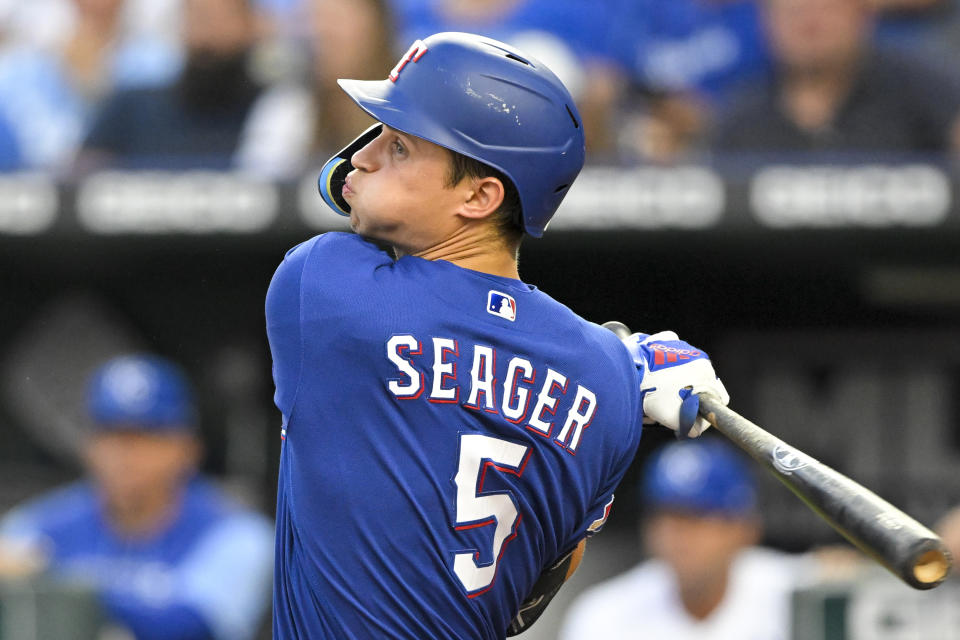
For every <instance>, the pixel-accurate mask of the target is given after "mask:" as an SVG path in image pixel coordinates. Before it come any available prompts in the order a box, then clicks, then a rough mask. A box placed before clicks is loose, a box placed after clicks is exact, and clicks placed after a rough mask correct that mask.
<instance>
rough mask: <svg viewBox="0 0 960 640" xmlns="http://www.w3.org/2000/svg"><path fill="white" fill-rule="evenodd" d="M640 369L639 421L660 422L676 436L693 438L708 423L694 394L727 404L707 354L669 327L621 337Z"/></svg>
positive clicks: (698, 399) (726, 398)
mask: <svg viewBox="0 0 960 640" xmlns="http://www.w3.org/2000/svg"><path fill="white" fill-rule="evenodd" d="M623 343H624V344H625V345H626V346H627V349H628V350H629V351H630V355H631V356H633V362H634V364H635V365H637V371H638V372H639V373H640V397H641V398H642V400H641V401H642V402H643V415H644V418H643V421H644V423H646V424H652V423H657V424H662V425H663V426H665V427H669V428H670V429H673V430H674V431H676V432H677V435H678V437H680V438H696V437H697V436H699V435H700V434H701V433H703V432H704V431H705V430H706V429H707V427H709V426H710V423H709V422H707V421H706V420H705V419H704V418H701V417H700V416H699V415H698V413H697V411H698V410H699V409H700V397H699V395H698V394H700V393H706V394H709V395H711V396H713V397H715V398H717V399H718V400H720V402H722V403H723V404H727V403H729V402H730V394H728V393H727V390H726V389H725V388H724V386H723V383H722V382H720V378H718V377H717V374H716V372H714V370H713V365H712V364H711V363H710V359H709V357H708V356H707V354H706V353H705V352H704V351H702V350H700V349H697V348H696V347H694V346H692V345H690V344H688V343H686V342H684V341H682V340H680V338H678V337H677V334H675V333H674V332H673V331H661V332H660V333H655V334H653V335H647V334H646V333H634V334H633V335H631V336H628V337H626V338H624V339H623Z"/></svg>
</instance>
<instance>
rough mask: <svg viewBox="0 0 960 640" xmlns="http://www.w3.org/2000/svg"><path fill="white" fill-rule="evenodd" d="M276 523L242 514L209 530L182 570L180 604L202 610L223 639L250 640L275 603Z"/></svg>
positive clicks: (200, 612)
mask: <svg viewBox="0 0 960 640" xmlns="http://www.w3.org/2000/svg"><path fill="white" fill-rule="evenodd" d="M273 538H274V529H273V526H272V524H271V523H270V522H269V521H268V520H267V519H266V518H264V517H262V516H260V515H258V514H254V513H238V514H236V515H234V516H232V517H230V518H228V519H227V520H225V521H224V522H223V523H221V524H219V525H217V526H216V527H215V528H214V529H213V530H211V531H210V532H208V533H207V534H206V535H205V536H204V537H203V539H202V540H200V542H199V543H198V544H197V545H196V548H195V549H194V550H193V551H192V552H191V553H190V555H189V556H188V557H187V558H186V560H185V561H184V562H183V564H182V565H181V566H180V568H179V570H178V578H179V579H178V583H179V585H180V587H181V589H180V596H181V600H180V604H181V605H182V606H185V607H188V608H190V609H192V610H194V611H197V612H199V614H200V616H201V618H202V619H203V620H204V622H205V623H206V625H207V626H208V627H209V628H210V630H211V631H212V632H213V637H214V638H216V639H217V640H248V639H250V638H253V637H254V635H255V634H256V632H257V630H258V627H259V623H260V620H261V619H262V616H263V614H264V612H265V610H266V607H267V605H268V604H269V602H270V589H271V584H272V578H273Z"/></svg>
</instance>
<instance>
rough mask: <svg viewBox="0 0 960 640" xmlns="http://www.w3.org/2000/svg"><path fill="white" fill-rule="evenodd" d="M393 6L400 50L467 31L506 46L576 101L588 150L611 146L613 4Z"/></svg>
mask: <svg viewBox="0 0 960 640" xmlns="http://www.w3.org/2000/svg"><path fill="white" fill-rule="evenodd" d="M617 1H619V0H617ZM391 4H392V6H393V10H394V12H395V15H396V19H397V25H398V27H397V32H398V33H399V34H400V45H401V46H402V47H403V49H404V50H406V47H408V46H409V45H410V44H411V43H412V42H413V41H414V40H416V39H417V38H425V37H426V36H428V35H431V34H433V33H438V32H441V31H467V32H470V33H478V34H480V35H484V36H488V37H491V38H494V39H497V40H501V41H503V42H507V43H509V44H512V45H514V46H515V47H518V48H519V49H521V50H523V51H525V52H527V53H529V54H530V55H532V56H533V57H535V58H537V59H539V60H540V61H542V62H543V63H544V64H546V65H547V66H548V67H549V68H550V70H551V71H553V72H554V73H555V74H556V75H557V76H558V77H559V78H560V79H561V80H562V81H563V83H564V84H565V85H566V86H567V88H568V89H569V90H570V93H571V94H572V95H573V98H574V100H576V102H577V108H578V110H579V111H580V115H581V117H582V118H583V120H584V133H585V135H586V137H587V150H588V151H589V152H601V151H604V150H605V149H606V147H608V146H609V145H610V141H611V139H612V135H611V133H610V132H609V130H608V129H607V118H608V115H609V109H610V102H611V100H612V98H613V95H614V94H615V86H614V82H615V78H614V77H613V74H612V71H611V68H610V64H609V61H608V58H609V56H607V55H606V53H605V49H606V37H607V31H608V29H609V25H610V24H611V23H612V22H614V21H615V20H619V17H618V16H616V15H615V14H614V13H612V9H613V4H614V0H599V1H597V2H590V3H584V2H582V0H391ZM400 53H402V51H401V52H400Z"/></svg>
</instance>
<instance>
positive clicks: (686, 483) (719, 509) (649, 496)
mask: <svg viewBox="0 0 960 640" xmlns="http://www.w3.org/2000/svg"><path fill="white" fill-rule="evenodd" d="M642 495H643V499H644V502H645V504H646V505H648V506H650V507H653V508H656V509H673V510H680V511H687V512H691V513H703V514H716V515H723V516H732V517H738V516H747V515H750V514H752V513H754V512H755V509H756V503H757V492H756V487H755V485H754V480H753V476H752V475H751V473H750V470H749V469H748V467H747V465H746V462H745V460H744V459H743V458H742V456H740V455H739V454H738V453H736V452H735V451H733V449H731V447H730V446H729V445H727V444H725V443H724V442H722V441H720V440H717V439H715V438H711V439H706V440H684V441H680V442H674V443H671V444H669V445H667V446H666V447H664V448H663V449H662V450H661V451H659V452H657V454H656V455H655V456H654V458H653V459H652V461H651V462H650V464H649V465H648V466H647V469H646V472H645V474H644V478H643V494H642Z"/></svg>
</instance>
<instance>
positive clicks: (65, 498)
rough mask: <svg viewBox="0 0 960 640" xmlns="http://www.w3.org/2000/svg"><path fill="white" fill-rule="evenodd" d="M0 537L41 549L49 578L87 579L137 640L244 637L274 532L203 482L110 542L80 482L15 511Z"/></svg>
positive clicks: (261, 599)
mask: <svg viewBox="0 0 960 640" xmlns="http://www.w3.org/2000/svg"><path fill="white" fill-rule="evenodd" d="M0 537H2V538H4V539H9V540H13V541H20V542H23V543H27V544H35V545H38V546H40V547H41V548H42V549H43V550H44V551H45V552H46V553H48V554H49V562H50V568H51V570H52V571H53V573H54V574H56V575H59V576H62V577H65V578H69V579H73V580H80V581H83V582H86V583H89V584H90V586H91V587H92V588H94V589H95V590H96V591H97V592H98V593H99V595H100V598H101V601H102V603H103V606H104V610H105V612H106V613H107V614H108V615H109V616H110V617H111V618H112V619H113V620H114V621H115V622H118V623H120V624H121V625H123V626H125V627H126V628H128V629H129V630H130V631H131V632H132V633H133V635H134V636H135V637H136V638H137V640H208V639H214V638H215V639H217V640H242V639H244V638H252V637H253V636H254V634H255V633H256V631H257V624H258V623H259V621H260V619H261V617H262V614H263V613H264V611H265V609H266V604H267V603H268V602H269V597H268V596H269V592H270V575H271V568H272V567H271V552H272V548H273V527H272V525H271V523H270V521H269V519H268V518H266V517H264V516H262V515H259V514H255V513H252V512H248V511H245V510H242V509H240V508H239V507H238V506H236V505H234V504H233V503H232V502H231V501H229V500H228V499H227V498H226V497H225V496H224V495H223V494H222V493H221V492H220V491H219V490H217V489H216V488H215V487H213V486H212V485H211V484H209V483H208V482H205V481H203V480H199V479H197V480H194V481H193V482H191V483H189V484H188V485H187V486H186V487H185V489H184V495H183V498H182V502H181V505H180V509H179V511H178V512H177V514H176V516H175V518H174V519H173V520H172V521H171V522H170V523H169V524H168V525H167V526H166V527H164V528H163V530H160V531H156V532H154V533H153V534H151V535H147V536H144V537H142V538H138V539H131V538H125V537H121V536H119V535H118V534H117V533H116V532H115V531H114V530H113V528H112V527H111V526H110V523H109V521H108V519H107V517H106V514H105V513H104V505H103V502H102V501H101V500H100V498H99V496H98V494H97V492H96V490H95V489H94V487H93V486H92V485H91V484H89V483H86V482H82V483H77V484H74V485H70V486H69V487H66V488H63V489H58V490H56V491H54V492H53V493H51V494H49V495H46V496H43V497H41V498H38V499H36V500H34V501H31V502H29V503H27V504H25V505H23V506H21V507H18V508H17V509H14V510H13V511H12V512H11V513H10V514H9V515H8V516H7V517H5V518H4V520H3V522H2V524H0Z"/></svg>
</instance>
